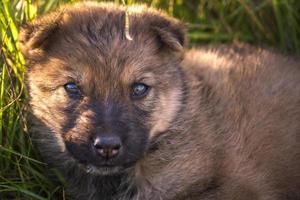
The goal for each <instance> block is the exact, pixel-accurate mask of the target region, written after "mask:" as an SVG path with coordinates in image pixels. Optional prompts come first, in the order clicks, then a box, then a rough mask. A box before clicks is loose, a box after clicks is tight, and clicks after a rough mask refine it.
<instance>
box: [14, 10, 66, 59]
mask: <svg viewBox="0 0 300 200" xmlns="http://www.w3.org/2000/svg"><path fill="white" fill-rule="evenodd" d="M59 15H60V14H58V13H52V14H49V15H47V16H45V17H42V18H40V19H37V20H35V21H33V22H31V23H27V24H25V25H24V26H22V28H21V32H20V35H19V42H20V47H21V51H22V53H23V55H24V56H25V57H26V58H30V57H31V56H33V55H34V54H35V53H37V52H41V51H43V50H45V49H46V48H47V47H48V45H49V44H50V43H49V42H50V40H51V37H52V36H53V34H54V32H55V31H57V29H58V27H59V24H58V20H59V18H60V17H59Z"/></svg>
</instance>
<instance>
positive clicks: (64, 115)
mask: <svg viewBox="0 0 300 200" xmlns="http://www.w3.org/2000/svg"><path fill="white" fill-rule="evenodd" d="M62 11H63V12H61V11H59V12H57V13H53V14H50V15H48V16H46V17H43V18H41V19H39V20H38V21H36V22H34V23H32V24H30V25H28V26H27V27H26V28H25V29H23V31H22V34H21V39H20V41H21V44H22V50H23V53H24V55H25V57H26V58H27V61H28V64H29V65H30V66H29V70H28V73H27V83H28V86H29V91H30V97H31V100H30V104H31V107H32V111H33V115H34V118H35V120H34V121H33V123H34V124H35V125H34V129H36V132H37V133H35V135H36V138H37V142H38V144H39V146H40V149H41V151H42V152H43V154H45V156H46V157H48V158H49V159H50V160H59V161H56V162H63V163H55V164H58V165H63V164H64V163H72V164H73V165H78V166H81V167H83V168H84V169H86V171H87V172H91V173H98V174H102V175H106V174H113V173H120V172H122V171H123V170H124V169H126V168H128V167H130V166H132V165H134V163H136V162H137V161H138V160H139V159H141V158H142V156H144V155H145V153H146V152H147V149H148V148H149V144H150V141H151V140H153V139H154V138H155V137H156V136H158V135H159V134H161V133H162V132H164V131H166V130H167V129H168V128H170V126H171V124H172V122H173V121H174V119H175V117H176V114H177V112H178V111H179V110H180V108H181V104H182V103H181V101H182V98H183V95H182V90H183V82H182V81H181V80H182V77H181V76H182V74H181V72H180V67H179V62H180V57H181V51H182V45H183V42H184V33H183V31H182V28H181V26H180V25H179V24H178V23H177V22H176V21H174V20H172V19H167V18H166V17H165V16H162V15H161V14H159V13H158V12H155V11H149V10H148V11H143V12H141V13H131V15H130V18H129V19H130V29H129V33H130V36H131V37H132V40H130V38H128V37H127V38H126V34H127V33H125V32H126V31H125V29H126V28H125V14H124V9H123V8H117V7H113V6H103V5H102V6H99V5H86V4H80V5H77V6H75V7H67V8H65V9H63V10H62ZM59 158H61V159H59Z"/></svg>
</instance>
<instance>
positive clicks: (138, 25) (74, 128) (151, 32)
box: [20, 3, 300, 200]
mask: <svg viewBox="0 0 300 200" xmlns="http://www.w3.org/2000/svg"><path fill="white" fill-rule="evenodd" d="M20 43H21V49H22V52H23V54H24V56H25V58H26V61H27V66H28V72H27V75H26V82H27V85H28V88H29V93H30V106H31V110H32V119H31V121H32V123H33V127H32V133H33V134H32V135H33V138H34V139H35V141H36V143H37V146H38V148H39V150H40V152H41V153H42V155H43V156H44V158H45V159H46V161H47V162H48V163H50V164H52V165H54V166H55V167H57V168H58V169H60V170H61V171H62V173H63V174H64V175H65V177H66V179H67V180H68V183H69V192H70V194H72V195H73V197H74V198H76V199H83V200H99V199H101V200H232V199H235V200H296V199H300V190H299V188H300V143H299V138H300V62H299V60H297V59H296V58H290V57H285V56H282V55H279V54H276V53H272V52H270V51H266V50H263V49H256V48H253V47H249V46H246V45H235V46H227V47H226V46H221V47H218V48H211V49H207V48H206V49H194V50H187V49H185V45H186V35H185V29H184V26H183V25H182V23H180V22H179V21H177V20H175V19H173V18H170V17H168V16H167V15H165V14H163V13H162V12H160V11H157V10H154V9H151V8H145V7H142V6H133V7H122V6H115V5H110V4H97V3H79V4H76V5H74V6H66V7H64V8H62V9H60V10H57V11H55V12H52V13H50V14H47V15H45V16H43V17H41V18H39V19H37V20H35V21H33V22H32V23H29V24H27V25H26V26H25V27H24V28H23V29H22V31H21V36H20Z"/></svg>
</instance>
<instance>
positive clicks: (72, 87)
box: [64, 82, 80, 95]
mask: <svg viewBox="0 0 300 200" xmlns="http://www.w3.org/2000/svg"><path fill="white" fill-rule="evenodd" d="M64 87H65V90H66V91H67V92H68V93H69V94H72V95H79V94H80V89H79V87H78V86H77V85H76V84H75V83H73V82H70V83H67V84H65V85H64Z"/></svg>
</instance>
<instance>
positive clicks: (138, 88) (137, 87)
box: [131, 83, 150, 99]
mask: <svg viewBox="0 0 300 200" xmlns="http://www.w3.org/2000/svg"><path fill="white" fill-rule="evenodd" d="M149 89H150V87H149V86H148V85H146V84H144V83H134V84H133V85H132V94H131V96H132V97H133V98H135V99H139V98H143V97H145V96H146V95H147V94H148V91H149Z"/></svg>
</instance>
